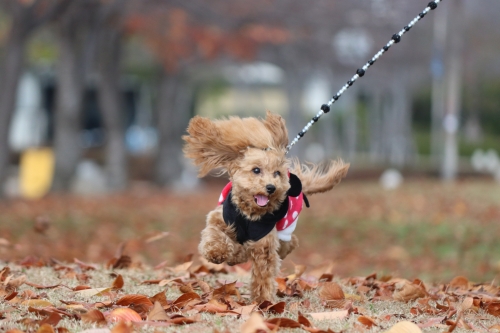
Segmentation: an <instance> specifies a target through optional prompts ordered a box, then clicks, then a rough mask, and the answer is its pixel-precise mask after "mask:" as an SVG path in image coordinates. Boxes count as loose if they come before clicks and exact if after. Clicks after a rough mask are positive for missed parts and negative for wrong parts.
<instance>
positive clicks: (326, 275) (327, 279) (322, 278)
mask: <svg viewBox="0 0 500 333" xmlns="http://www.w3.org/2000/svg"><path fill="white" fill-rule="evenodd" d="M332 280H333V274H330V273H323V274H321V276H320V277H319V279H318V281H320V282H331V281H332Z"/></svg>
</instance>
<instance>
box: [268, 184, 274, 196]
mask: <svg viewBox="0 0 500 333" xmlns="http://www.w3.org/2000/svg"><path fill="white" fill-rule="evenodd" d="M266 190H267V193H269V194H273V193H274V191H276V186H274V185H271V184H267V185H266Z"/></svg>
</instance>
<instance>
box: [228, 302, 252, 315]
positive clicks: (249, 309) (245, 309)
mask: <svg viewBox="0 0 500 333" xmlns="http://www.w3.org/2000/svg"><path fill="white" fill-rule="evenodd" d="M256 307H257V305H256V304H255V303H254V304H250V305H245V306H242V307H239V308H236V309H234V310H233V311H234V312H237V313H239V314H240V315H241V316H242V317H245V316H250V314H251V313H252V312H253V311H254V310H255V308H256Z"/></svg>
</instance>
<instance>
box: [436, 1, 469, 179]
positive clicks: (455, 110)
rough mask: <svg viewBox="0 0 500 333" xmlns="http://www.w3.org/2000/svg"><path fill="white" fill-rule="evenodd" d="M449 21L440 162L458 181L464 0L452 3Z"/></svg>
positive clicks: (445, 173) (445, 174) (445, 176)
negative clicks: (442, 143) (458, 134)
mask: <svg viewBox="0 0 500 333" xmlns="http://www.w3.org/2000/svg"><path fill="white" fill-rule="evenodd" d="M449 10H450V16H451V17H453V18H454V19H453V20H450V21H449V24H450V27H449V30H450V31H451V32H452V33H451V36H450V39H449V41H450V45H449V50H448V54H447V56H446V99H445V101H446V107H445V116H444V122H443V125H444V132H445V138H444V151H443V159H442V165H441V177H442V178H443V179H444V180H448V181H452V180H455V178H456V177H457V173H458V138H457V132H458V127H459V116H460V111H461V109H462V80H463V78H462V75H463V49H464V39H463V36H464V29H465V26H464V21H465V20H464V18H465V17H464V4H463V1H462V0H458V1H453V2H450V7H449Z"/></svg>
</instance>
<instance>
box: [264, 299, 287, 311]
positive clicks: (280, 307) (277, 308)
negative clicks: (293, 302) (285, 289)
mask: <svg viewBox="0 0 500 333" xmlns="http://www.w3.org/2000/svg"><path fill="white" fill-rule="evenodd" d="M285 306H286V303H285V302H279V303H276V304H273V305H271V306H268V307H267V308H266V311H267V312H271V313H283V312H285Z"/></svg>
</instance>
